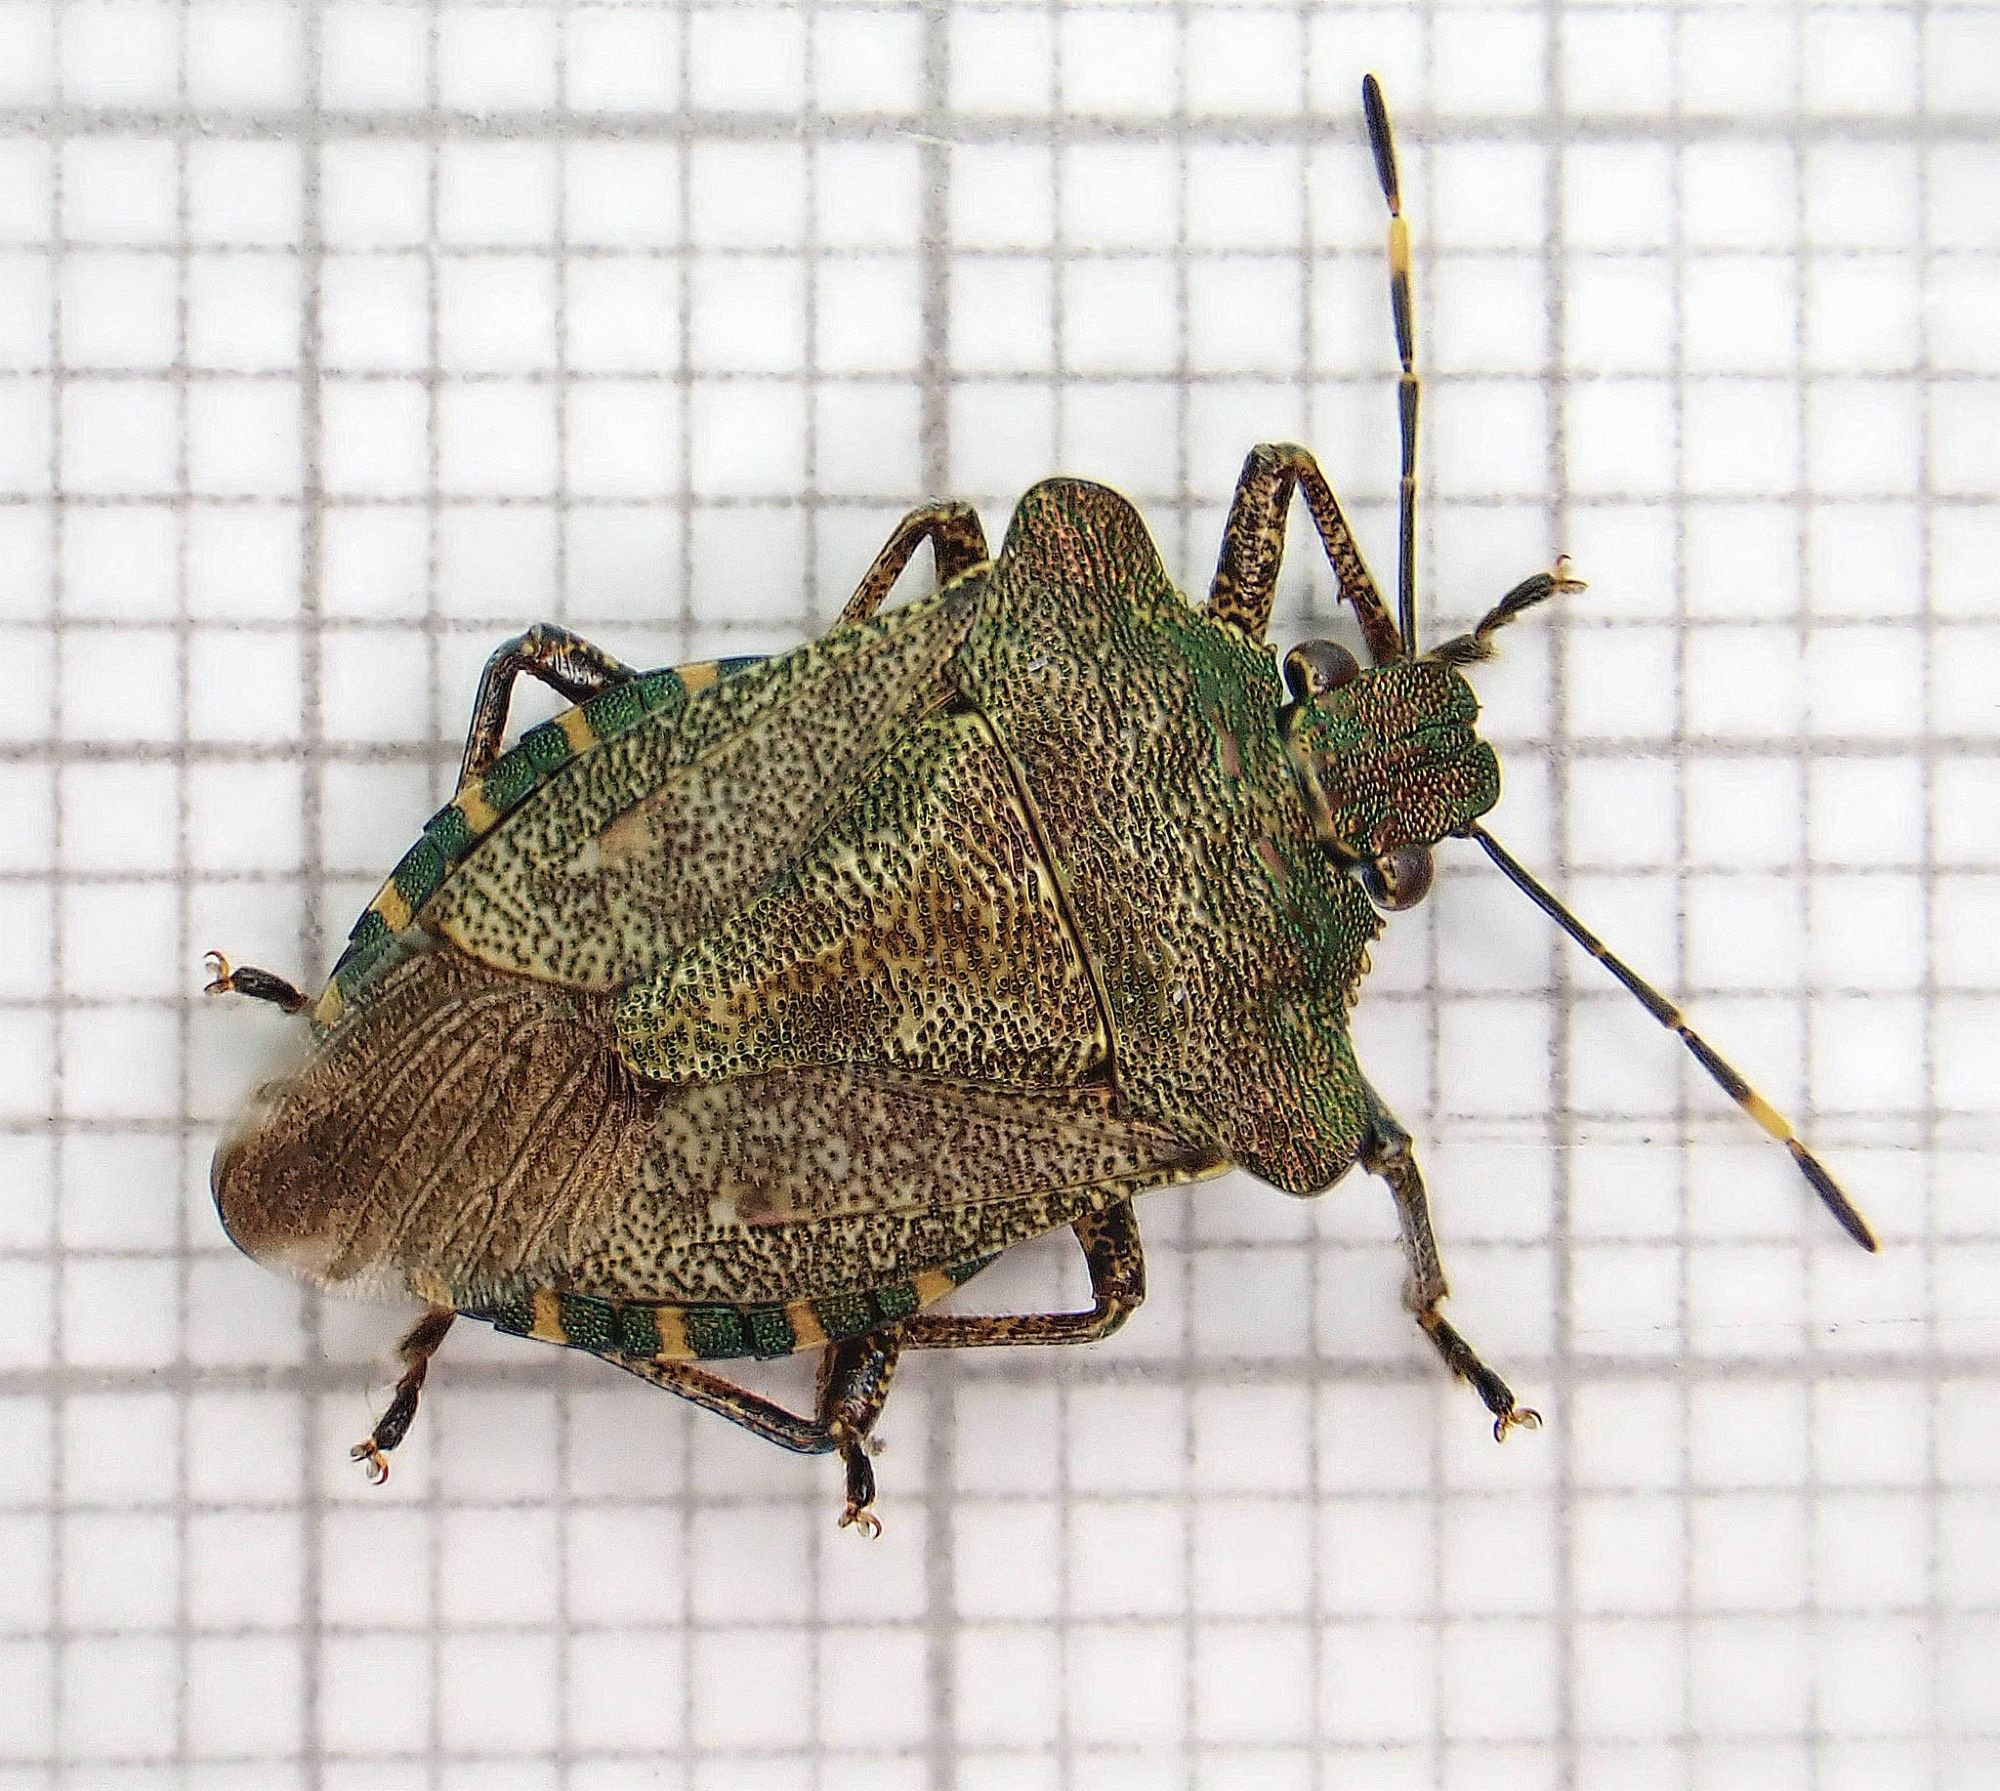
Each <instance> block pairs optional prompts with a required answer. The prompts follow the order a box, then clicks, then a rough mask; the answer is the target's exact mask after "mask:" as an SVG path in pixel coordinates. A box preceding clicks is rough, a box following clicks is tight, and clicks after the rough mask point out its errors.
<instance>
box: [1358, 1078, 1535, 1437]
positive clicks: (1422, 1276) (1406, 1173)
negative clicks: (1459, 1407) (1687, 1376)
mask: <svg viewBox="0 0 2000 1791" xmlns="http://www.w3.org/2000/svg"><path fill="white" fill-rule="evenodd" d="M1370 1099H1371V1102H1373V1091H1372V1090H1371V1091H1370ZM1373 1104H1374V1113H1373V1117H1372V1118H1371V1120H1370V1122H1369V1129H1368V1133H1367V1136H1366V1137H1364V1138H1363V1139H1362V1141H1361V1164H1362V1167H1363V1168H1364V1169H1367V1170H1368V1171H1369V1172H1370V1173H1371V1174H1374V1175H1379V1176H1380V1177H1381V1178H1382V1179H1383V1180H1384V1181H1385V1182H1387V1183H1388V1184H1389V1192H1390V1193H1391V1194H1392V1195H1394V1196H1395V1200H1396V1216H1397V1219H1398V1221H1399V1223H1400V1228H1401V1231H1402V1237H1403V1253H1404V1255H1405V1256H1407V1257H1408V1259H1409V1264H1410V1273H1409V1279H1408V1280H1406V1281H1405V1282H1404V1283H1403V1304H1404V1306H1406V1307H1407V1308H1408V1309H1409V1312H1410V1315H1411V1316H1412V1317H1413V1318H1415V1319H1416V1321H1417V1323H1418V1324H1420V1325H1421V1326H1422V1327H1423V1330H1424V1335H1425V1336H1426V1337H1428V1338H1429V1339H1430V1340H1431V1342H1432V1343H1433V1344H1434V1345H1436V1347H1437V1352H1438V1354H1439V1355H1441V1356H1442V1357H1444V1360H1445V1366H1446V1367H1447V1368H1449V1369H1450V1370H1451V1371H1452V1373H1453V1374H1455V1375H1457V1376H1458V1377H1459V1378H1460V1379H1461V1380H1466V1381H1470V1382H1471V1383H1472V1386H1473V1390H1474V1391H1475V1392H1477V1393H1478V1395H1479V1397H1480V1398H1481V1399H1483V1400H1484V1401H1485V1402H1486V1409H1487V1410H1488V1411H1489V1412H1491V1413H1492V1414H1493V1436H1494V1440H1495V1441H1496V1442H1502V1441H1505V1440H1506V1436H1507V1433H1508V1431H1510V1430H1512V1429H1514V1428H1515V1426H1517V1425H1520V1426H1523V1427H1525V1428H1527V1429H1529V1430H1536V1429H1539V1428H1540V1426H1541V1422H1542V1415H1541V1413H1539V1412H1537V1411H1535V1410H1533V1409H1532V1408H1531V1407H1528V1406H1524V1405H1517V1404H1516V1403H1515V1400H1514V1394H1513V1391H1512V1389H1511V1388H1509V1387H1508V1385H1507V1383H1506V1382H1505V1381H1503V1380H1502V1379H1501V1378H1500V1377H1499V1376H1498V1375H1497V1374H1495V1373H1494V1372H1493V1370H1492V1369H1490V1368H1488V1367H1487V1366H1486V1364H1485V1363H1484V1362H1482V1361H1481V1360H1480V1359H1479V1355H1478V1352H1477V1351H1475V1350H1474V1349H1473V1347H1472V1345H1471V1344H1469V1343H1467V1342H1466V1341H1465V1339H1464V1338H1463V1337H1461V1336H1460V1335H1459V1334H1458V1332H1457V1331H1455V1330H1454V1329H1452V1327H1451V1325H1450V1324H1449V1323H1447V1322H1446V1320H1445V1318H1444V1315H1443V1314H1442V1313H1441V1312H1439V1311H1438V1307H1439V1305H1440V1304H1442V1302H1443V1301H1444V1298H1445V1296H1446V1295H1447V1294H1448V1293H1449V1292H1450V1291H1451V1290H1450V1288H1448V1287H1447V1286H1446V1285H1445V1278H1444V1267H1443V1265H1442V1264H1441V1263H1440V1262H1439V1261H1438V1247H1437V1238H1436V1236H1435V1235H1434V1234H1433V1232H1432V1231H1431V1208H1430V1200H1429V1198H1428V1197H1427V1196H1426V1194H1425V1193H1424V1178H1423V1177H1422V1176H1421V1175H1419V1174H1418V1173H1417V1160H1416V1158H1415V1156H1414V1155H1413V1154H1412V1153H1411V1150H1410V1135H1409V1133H1407V1132H1406V1131H1404V1130H1403V1128H1402V1127H1401V1126H1400V1125H1398V1124H1397V1123H1396V1121H1395V1119H1394V1118H1393V1117H1392V1116H1391V1115H1390V1113H1389V1111H1388V1109H1387V1108H1385V1107H1383V1106H1381V1105H1380V1103H1379V1102H1373Z"/></svg>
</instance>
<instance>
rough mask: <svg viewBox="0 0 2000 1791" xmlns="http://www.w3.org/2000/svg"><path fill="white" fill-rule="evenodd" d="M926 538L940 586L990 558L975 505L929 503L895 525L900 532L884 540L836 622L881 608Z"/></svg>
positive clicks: (865, 617) (857, 619)
mask: <svg viewBox="0 0 2000 1791" xmlns="http://www.w3.org/2000/svg"><path fill="white" fill-rule="evenodd" d="M926 541H928V542H930V544H931V561H932V564H933V565H934V567H935V568H936V571H937V581H938V584H939V585H940V586H943V585H948V584H950V583H951V581H952V580H953V579H955V578H957V577H958V576H959V575H960V574H961V573H964V572H970V571H971V570H972V568H973V567H975V566H977V565H978V564H979V562H980V561H981V560H983V559H985V558H986V531H985V529H983V528H982V527H981V526H980V523H979V512H978V511H977V510H975V509H973V507H972V506H971V505H970V504H961V503H958V502H956V501H955V500H952V499H949V498H947V499H945V500H944V501H942V502H940V503H935V504H925V505H923V506H922V507H921V508H919V509H915V510H912V511H911V512H910V513H909V515H907V516H906V517H904V518H903V520H902V521H901V522H899V523H897V524H896V532H895V533H894V534H893V535H891V536H890V537H889V539H888V540H887V541H885V542H884V543H883V544H882V551H881V552H880V553H878V554H877V555H876V556H875V563H874V565H872V566H870V567H869V568H868V570H867V571H866V572H865V573H863V574H862V578H861V582H860V583H859V584H858V585H856V586H855V587H854V595H853V596H852V597H850V598H848V600H847V606H846V608H844V609H843V610H842V611H841V612H840V622H839V624H838V625H839V626H841V627H845V626H846V625H847V624H848V623H850V622H865V621H867V620H868V618H869V617H870V616H872V615H873V614H874V613H875V612H876V611H877V610H878V609H880V608H881V607H882V605H883V604H884V603H885V602H886V601H887V600H888V596H889V592H890V590H891V589H892V588H893V587H894V585H895V583H896V580H897V579H898V578H900V577H901V576H902V573H903V568H904V567H905V566H907V565H908V564H909V563H910V559H911V556H912V555H914V554H915V553H916V551H917V549H918V548H919V547H921V546H922V545H923V544H924V542H926Z"/></svg>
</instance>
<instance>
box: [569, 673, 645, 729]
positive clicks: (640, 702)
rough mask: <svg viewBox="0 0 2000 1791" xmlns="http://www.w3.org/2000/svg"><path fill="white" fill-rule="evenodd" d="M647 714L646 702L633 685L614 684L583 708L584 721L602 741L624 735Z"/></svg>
mask: <svg viewBox="0 0 2000 1791" xmlns="http://www.w3.org/2000/svg"><path fill="white" fill-rule="evenodd" d="M644 713H645V702H644V699H643V698H642V697H641V696H640V694H639V692H638V691H637V690H636V689H634V688H633V686H632V684H630V683H626V684H614V685H612V687H611V688H610V689H609V690H606V691H603V692H600V693H599V694H598V695H596V696H594V697H592V698H591V699H590V701H589V702H587V703H585V704H584V706H583V719H584V720H585V721H587V722H589V723H590V727H591V732H592V733H594V734H595V735H596V736H597V737H598V739H600V740H609V739H611V738H612V737H613V736H615V735H618V734H622V733H624V731H625V730H626V729H627V728H629V727H631V726H632V724H633V723H634V722H636V721H637V720H638V719H639V717H640V716H641V715H643V714H644Z"/></svg>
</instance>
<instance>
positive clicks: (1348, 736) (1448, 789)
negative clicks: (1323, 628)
mask: <svg viewBox="0 0 2000 1791" xmlns="http://www.w3.org/2000/svg"><path fill="white" fill-rule="evenodd" d="M1478 716H1479V702H1478V699H1477V698H1476V697H1475V696H1474V695H1473V694H1472V686H1471V685H1469V684H1468V683H1466V681H1465V679H1464V678H1463V677H1461V676H1460V675H1459V673H1458V672H1457V671H1455V670H1454V669H1453V668H1452V667H1451V666H1448V665H1443V664H1441V663H1439V662H1438V661H1436V660H1426V659H1417V660H1404V661H1399V662H1397V663H1395V664H1392V665H1385V666H1378V667H1374V668H1372V669H1370V670H1369V671H1366V672H1363V673H1362V674H1361V676H1360V677H1358V678H1356V679H1355V680H1354V681H1353V682H1352V683H1349V684H1343V685H1341V686H1340V687H1339V688H1338V689H1335V690H1330V691H1327V692H1326V693H1324V694H1323V695H1321V696H1319V697H1318V698H1316V699H1315V700H1314V701H1313V702H1311V703H1309V704H1307V705H1305V706H1304V707H1303V708H1301V709H1300V710H1299V712H1298V715H1297V717H1296V720H1295V722H1294V725H1293V733H1292V737H1293V741H1294V743H1295V744H1296V745H1297V747H1298V748H1299V749H1300V750H1301V751H1302V752H1304V753H1306V754H1307V755H1309V757H1310V760H1311V763H1312V768H1313V775H1314V777H1315V778H1316V779H1317V780H1318V783H1319V787H1320V791H1321V793H1322V795H1323V797H1324V799H1325V803H1326V812H1327V820H1328V823H1329V825H1330V828H1331V838H1330V840H1329V843H1330V844H1332V845H1334V846H1335V847H1337V848H1338V849H1339V850H1340V851H1342V852H1344V853H1346V854H1347V855H1348V856H1350V857H1352V858H1357V859H1361V858H1375V857H1378V856H1380V855H1381V854H1383V853H1385V852H1390V851H1393V850H1394V849H1395V848H1396V847H1398V846H1406V845H1422V846H1428V845H1432V844H1434V843H1435V842H1436V841H1438V840H1441V839H1443V838H1445V837H1446V836H1447V835H1449V834H1455V833H1462V832H1463V831H1464V830H1465V829H1466V827H1468V826H1469V825H1470V824H1471V823H1472V822H1474V821H1476V820H1477V819H1478V818H1479V817H1480V816H1481V815H1483V814H1485V813H1486V811H1487V810H1488V809H1490V808H1491V807H1492V806H1493V805H1494V804H1495V803H1496V802H1498V801H1499V800H1500V761H1499V760H1498V759H1497V758H1495V757H1494V754H1493V749H1492V748H1491V747H1490V746H1488V745H1487V744H1486V743H1485V742H1484V741H1483V740H1480V739H1478V738H1477V737H1476V736H1475V735H1474V733H1473V731H1472V724H1473V722H1474V721H1475V720H1477V719H1478Z"/></svg>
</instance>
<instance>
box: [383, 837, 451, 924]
mask: <svg viewBox="0 0 2000 1791" xmlns="http://www.w3.org/2000/svg"><path fill="white" fill-rule="evenodd" d="M389 876H390V881H391V882H393V883H394V884H395V886H396V893H397V894H398V895H399V896H401V897H402V898H403V900H404V901H406V902H408V903H409V904H410V910H411V912H412V913H414V912H415V911H416V910H417V909H419V908H421V907H422V906H423V905H424V904H425V903H426V902H427V901H429V900H430V898H431V897H432V896H433V895H434V894H436V893H437V886H438V885H439V884H440V883H442V882H443V881H444V854H443V853H442V852H440V851H439V850H438V849H437V847H436V846H435V845H434V844H433V843H432V841H431V839H430V837H429V836H428V835H426V836H425V837H424V838H422V839H420V840H418V841H417V843H416V844H415V845H414V846H412V847H411V848H410V849H409V850H408V851H407V852H405V853H404V854H403V857H402V861H401V862H400V863H399V864H398V865H397V866H396V868H395V870H393V871H392V872H390V874H389Z"/></svg>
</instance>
